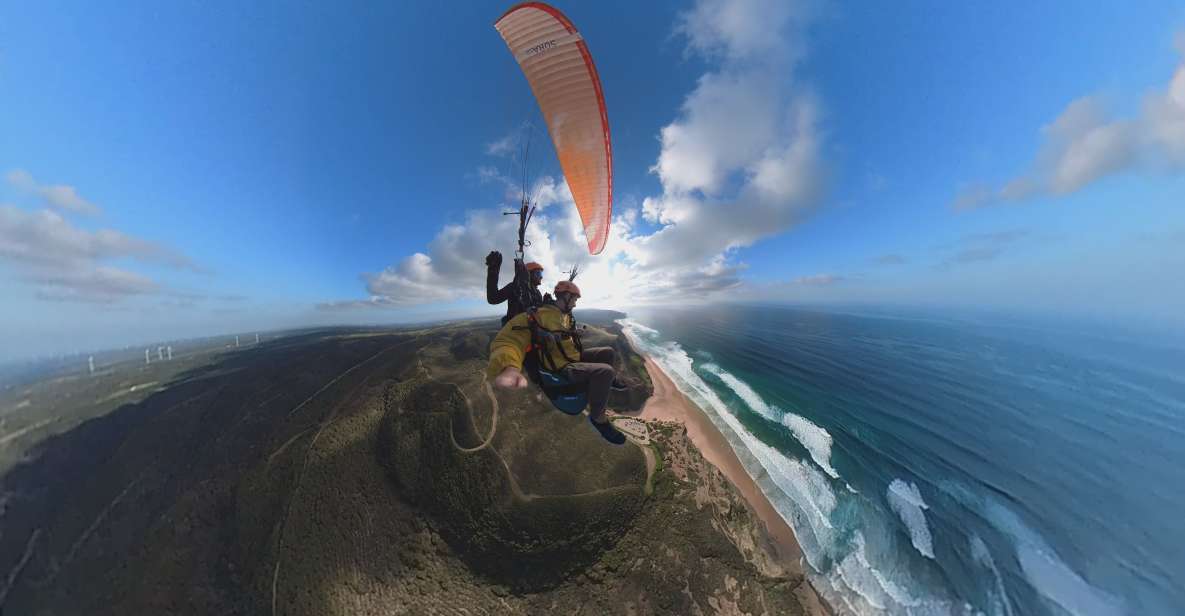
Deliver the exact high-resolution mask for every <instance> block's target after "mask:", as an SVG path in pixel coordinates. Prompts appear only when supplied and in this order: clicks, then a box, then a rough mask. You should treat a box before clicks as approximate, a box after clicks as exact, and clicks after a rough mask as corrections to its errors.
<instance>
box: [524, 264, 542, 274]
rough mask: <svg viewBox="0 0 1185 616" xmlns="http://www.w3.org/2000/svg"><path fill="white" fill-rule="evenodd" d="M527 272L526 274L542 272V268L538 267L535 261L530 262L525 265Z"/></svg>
mask: <svg viewBox="0 0 1185 616" xmlns="http://www.w3.org/2000/svg"><path fill="white" fill-rule="evenodd" d="M527 271H528V272H542V271H543V266H542V265H539V264H538V263H536V262H535V261H531V262H530V263H528V264H527Z"/></svg>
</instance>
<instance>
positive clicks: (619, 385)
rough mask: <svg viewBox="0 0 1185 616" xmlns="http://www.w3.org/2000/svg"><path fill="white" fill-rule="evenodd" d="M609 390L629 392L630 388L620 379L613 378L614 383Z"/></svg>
mask: <svg viewBox="0 0 1185 616" xmlns="http://www.w3.org/2000/svg"><path fill="white" fill-rule="evenodd" d="M609 389H612V390H613V391H629V389H630V386H629V385H626V384H625V381H623V380H621V379H620V378H617V377H613V382H612V383H610V384H609Z"/></svg>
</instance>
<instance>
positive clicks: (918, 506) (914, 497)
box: [885, 479, 934, 559]
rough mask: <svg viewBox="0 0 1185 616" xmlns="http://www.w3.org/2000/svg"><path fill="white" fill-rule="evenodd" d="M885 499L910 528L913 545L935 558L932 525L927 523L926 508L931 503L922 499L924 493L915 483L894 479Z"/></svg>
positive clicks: (929, 556) (924, 553)
mask: <svg viewBox="0 0 1185 616" xmlns="http://www.w3.org/2000/svg"><path fill="white" fill-rule="evenodd" d="M885 499H886V500H888V501H889V507H890V508H892V509H893V512H894V513H896V514H897V517H899V518H901V522H902V523H903V524H905V528H907V529H909V540H910V541H911V542H912V543H913V547H914V548H915V549H917V551H918V552H919V553H920V554H921V555H922V556H925V557H926V558H930V559H933V558H934V539H933V537H931V536H930V527H929V526H927V525H926V512H925V510H926V509H929V508H930V507H929V505H927V504H926V501H924V500H922V493H921V492H919V491H918V487H917V486H916V485H914V484H913V483H909V482H905V481H902V480H900V479H894V480H893V483H890V484H889V489H888V490H887V491H886V492H885Z"/></svg>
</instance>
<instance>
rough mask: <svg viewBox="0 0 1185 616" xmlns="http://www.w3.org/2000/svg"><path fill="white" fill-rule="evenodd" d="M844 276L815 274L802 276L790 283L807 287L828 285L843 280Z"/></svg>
mask: <svg viewBox="0 0 1185 616" xmlns="http://www.w3.org/2000/svg"><path fill="white" fill-rule="evenodd" d="M843 280H844V277H843V276H840V275H838V274H815V275H814V276H800V277H798V278H795V279H794V280H791V281H790V284H794V285H800V286H806V287H826V286H830V285H833V284H835V283H837V282H842V281H843Z"/></svg>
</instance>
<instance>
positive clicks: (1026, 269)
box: [0, 0, 1185, 359]
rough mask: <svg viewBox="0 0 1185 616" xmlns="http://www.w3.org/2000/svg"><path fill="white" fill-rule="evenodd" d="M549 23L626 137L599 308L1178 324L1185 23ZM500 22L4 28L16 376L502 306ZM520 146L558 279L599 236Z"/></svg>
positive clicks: (158, 20) (185, 16)
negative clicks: (944, 309) (930, 310)
mask: <svg viewBox="0 0 1185 616" xmlns="http://www.w3.org/2000/svg"><path fill="white" fill-rule="evenodd" d="M555 4H556V5H557V6H558V7H559V8H560V9H561V10H563V11H565V12H566V13H567V14H568V16H569V17H570V18H571V19H572V20H573V21H574V22H575V23H576V25H577V26H578V27H579V28H580V29H581V31H582V33H583V35H584V37H585V39H586V40H587V41H588V44H589V47H590V50H591V52H592V54H593V55H594V57H595V59H596V62H597V67H598V71H599V74H600V77H601V79H602V81H603V85H604V90H605V93H606V100H607V105H608V111H609V119H610V123H611V126H612V131H613V147H614V184H615V195H616V206H617V207H616V212H615V213H616V214H617V223H618V224H615V227H614V236H613V239H611V244H610V246H609V248H608V249H607V250H606V254H604V255H603V256H602V258H600V259H591V258H588V257H584V259H585V261H584V267H585V268H586V272H587V273H586V274H585V275H584V278H582V279H581V281H582V282H583V283H584V286H585V287H586V289H585V295H586V296H588V298H587V299H589V300H590V301H589V302H587V303H588V304H589V305H601V306H613V307H622V308H628V307H629V306H630V305H636V304H640V303H656V302H657V303H663V302H679V303H685V302H700V301H705V302H711V301H732V300H750V299H751V300H774V301H791V302H868V303H890V304H921V305H935V306H989V307H1003V308H1010V309H1013V308H1014V309H1031V310H1036V311H1044V312H1053V313H1059V312H1065V313H1067V314H1069V313H1072V314H1085V315H1091V316H1096V317H1104V318H1109V319H1116V320H1122V319H1135V318H1139V319H1141V320H1150V319H1151V320H1160V321H1165V322H1167V323H1180V321H1179V320H1175V315H1179V314H1183V313H1185V286H1183V285H1180V283H1179V282H1174V281H1177V280H1179V279H1180V273H1179V272H1180V271H1182V266H1185V248H1183V246H1185V211H1183V209H1182V207H1181V204H1182V203H1185V174H1183V170H1185V72H1182V70H1183V69H1182V68H1181V67H1182V66H1183V65H1185V60H1183V58H1185V49H1183V48H1185V39H1183V38H1182V37H1185V34H1182V33H1183V32H1185V8H1183V7H1182V6H1181V5H1180V4H1179V3H1173V2H1142V3H1140V4H1139V7H1138V10H1137V9H1135V8H1133V7H1132V6H1131V5H1126V4H1122V3H1109V2H1100V3H1093V4H1091V5H1090V6H1085V5H1083V4H1081V3H1072V4H1071V3H1065V4H1061V3H1045V4H1043V5H1042V6H1038V7H1034V6H1030V5H1031V3H1009V4H1005V3H1000V4H998V5H993V6H991V7H985V6H975V5H971V4H964V3H945V4H939V3H919V2H907V3H897V4H894V5H892V6H890V5H887V4H879V5H877V4H874V5H860V6H856V5H833V4H824V3H818V4H816V3H765V2H757V1H753V2H731V1H729V2H726V1H723V0H700V1H699V2H688V3H674V2H654V3H630V4H626V3H621V4H618V5H616V6H609V5H606V4H604V3H597V4H592V3H567V2H556V3H555ZM1059 4H1060V6H1059ZM505 8H506V7H504V6H502V5H497V4H491V3H463V4H458V5H456V6H435V5H430V4H427V3H424V4H418V5H415V4H411V3H399V4H398V5H396V4H392V3H341V4H338V3H333V4H331V3H309V4H305V5H301V6H299V7H297V6H294V5H291V4H289V3H267V4H263V3H229V2H228V3H147V2H145V3H127V4H125V5H124V6H119V7H114V6H99V5H95V4H94V3H57V2H45V3H22V4H21V5H19V6H18V5H12V4H9V5H5V6H3V7H0V173H3V174H4V176H3V181H2V182H0V214H2V217H0V285H3V288H4V290H5V292H4V298H5V302H4V303H3V306H2V307H0V320H2V321H3V324H2V325H0V336H3V338H4V339H5V341H6V343H5V344H4V345H3V346H4V349H3V351H0V359H5V358H9V359H11V358H15V357H22V356H27V355H32V354H37V353H44V352H63V351H72V350H81V349H86V348H94V347H100V346H109V345H115V344H125V343H139V342H147V341H151V340H156V339H161V338H173V337H184V336H191V335H198V334H207V333H219V332H226V331H248V330H252V329H272V328H276V327H285V326H292V325H303V324H322V323H362V322H375V323H379V322H399V321H409V320H424V319H431V318H435V317H438V316H446V317H448V316H463V315H471V314H494V313H496V312H497V309H495V308H492V307H488V306H486V305H485V304H484V302H482V301H481V300H480V297H479V295H480V291H481V279H482V276H483V267H482V264H481V256H482V255H484V254H485V252H486V251H488V250H489V249H491V248H494V247H498V248H501V249H502V250H504V251H508V250H509V248H510V241H511V240H512V238H511V237H509V234H508V233H505V232H504V227H505V224H507V223H509V219H505V218H501V217H498V216H497V213H498V212H499V211H500V210H501V208H502V205H503V204H504V203H505V202H507V201H508V199H512V198H513V195H512V194H510V191H508V190H507V188H506V187H505V185H504V184H503V182H502V181H501V179H500V178H502V177H503V176H506V175H508V174H512V173H513V172H514V171H515V169H516V167H515V163H514V162H513V161H511V160H508V159H507V158H505V157H502V156H497V155H491V154H489V153H488V151H487V150H488V146H489V145H490V144H491V143H495V142H497V141H498V140H500V139H503V138H506V137H508V136H511V137H513V136H515V135H516V134H518V135H521V133H522V131H521V129H520V128H519V127H521V126H522V125H523V123H524V122H530V121H532V120H537V118H538V114H537V112H536V111H534V106H533V105H534V103H533V99H532V98H531V95H530V92H529V89H528V87H527V84H526V81H525V80H524V79H523V77H522V75H521V73H520V72H519V69H518V67H517V65H515V63H514V61H513V58H512V56H511V54H509V53H508V52H507V50H506V48H505V46H504V44H503V43H502V41H501V39H500V38H499V37H498V35H497V32H496V31H495V30H494V29H493V27H492V23H493V21H494V19H496V18H497V17H498V15H499V14H501V12H502V10H504V9H505ZM1175 75H1176V76H1177V77H1176V81H1174V79H1175V77H1174V76H1175ZM1177 83H1179V84H1180V85H1179V86H1176V85H1175V84H1177ZM1174 87H1177V88H1178V89H1179V90H1180V92H1177V91H1176V90H1174ZM1174 92H1177V94H1179V98H1175V97H1174V96H1175V94H1174ZM1178 103H1179V105H1178ZM1059 127H1060V128H1059ZM516 131H517V132H516ZM532 142H533V143H534V144H535V145H536V146H537V147H535V148H534V152H535V153H536V155H535V156H533V159H532V161H533V164H532V165H531V169H530V171H531V176H532V181H533V183H535V184H536V186H537V190H535V191H534V192H535V193H536V194H537V195H540V196H541V199H542V201H543V205H544V209H543V210H541V220H540V223H539V224H538V225H537V229H536V231H537V232H538V233H540V234H541V235H540V236H539V239H538V241H537V242H536V247H537V250H536V254H533V255H531V256H532V257H534V258H538V259H540V260H542V261H543V262H544V263H545V265H546V266H548V268H549V269H548V276H547V278H546V280H547V281H548V282H554V281H555V280H557V279H558V277H559V276H558V270H559V269H560V266H567V265H569V264H570V261H571V260H573V259H575V258H576V257H577V255H578V254H579V253H578V249H579V248H580V241H579V237H578V234H573V232H572V231H573V225H572V224H571V223H572V220H571V210H572V208H571V206H570V196H568V195H566V193H565V190H564V184H563V182H562V176H561V175H560V173H559V168H558V164H557V163H556V159H555V156H554V153H553V152H552V150H551V147H550V143H548V142H547V140H546V137H545V135H544V134H543V133H542V130H541V129H539V128H536V129H535V131H534V133H533V136H532ZM762 170H764V171H762ZM956 204H958V205H961V206H962V207H956ZM417 254H420V255H423V256H424V258H419V257H416V256H415V255H417ZM425 259H426V260H425Z"/></svg>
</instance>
